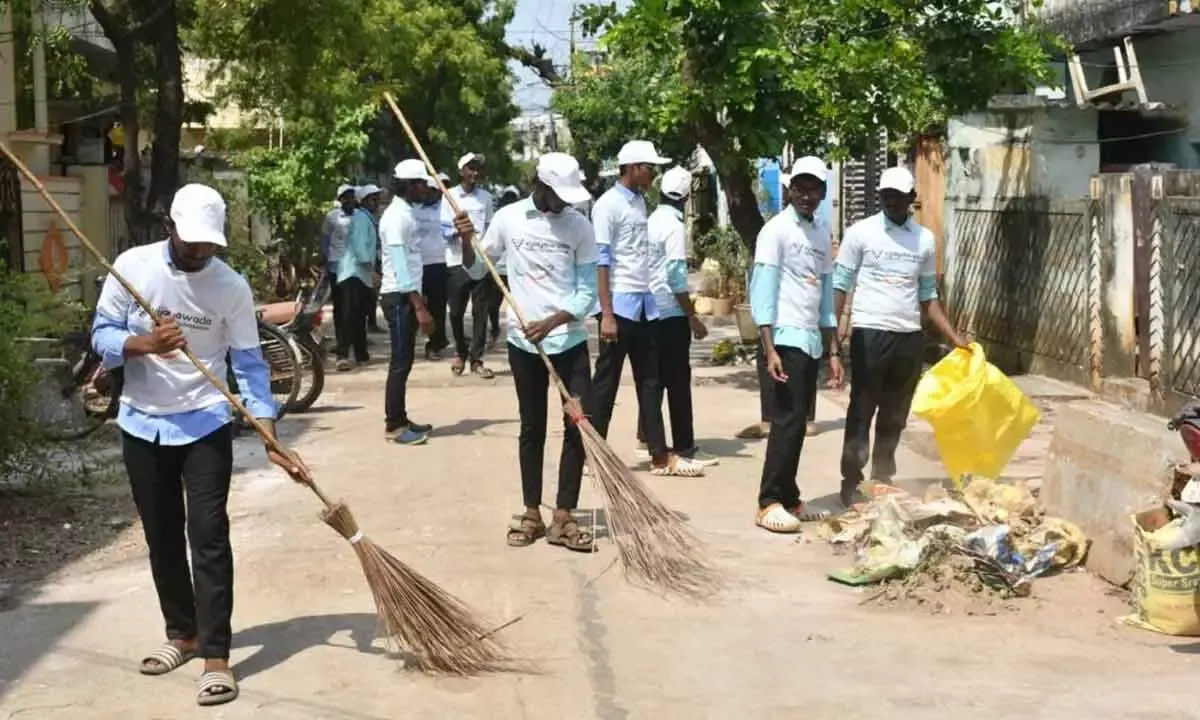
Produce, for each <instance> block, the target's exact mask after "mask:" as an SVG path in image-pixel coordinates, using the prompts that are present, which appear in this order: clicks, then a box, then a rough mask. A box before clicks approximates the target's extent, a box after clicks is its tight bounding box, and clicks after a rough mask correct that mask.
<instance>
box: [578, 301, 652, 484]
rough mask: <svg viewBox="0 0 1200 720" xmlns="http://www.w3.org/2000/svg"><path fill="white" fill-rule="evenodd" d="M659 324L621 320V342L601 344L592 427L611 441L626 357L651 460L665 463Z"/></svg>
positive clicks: (619, 325) (597, 355) (618, 328)
mask: <svg viewBox="0 0 1200 720" xmlns="http://www.w3.org/2000/svg"><path fill="white" fill-rule="evenodd" d="M657 322H660V321H658V320H629V319H626V318H623V317H621V316H619V315H618V316H617V341H616V342H611V343H610V342H603V341H601V343H600V351H599V352H598V353H597V354H596V375H595V378H594V379H593V380H592V390H593V392H594V393H595V395H594V397H595V402H594V403H593V409H592V425H593V426H595V428H596V431H597V432H599V433H600V435H601V436H602V437H605V438H607V437H608V425H609V423H610V422H611V421H612V414H613V407H614V406H615V405H616V403H617V390H618V389H619V388H620V386H621V371H622V370H624V369H625V357H626V356H628V357H629V363H630V365H632V366H633V381H634V383H636V384H637V398H638V419H639V421H640V422H641V425H642V430H643V434H644V435H645V436H646V446H647V447H648V448H649V450H650V456H651V457H652V458H654V459H656V460H657V459H661V458H662V457H664V456H666V454H667V431H666V428H665V427H663V414H662V386H661V385H660V383H659V376H658V372H659V370H658V367H659V362H658V331H657V330H656V328H655V323H657Z"/></svg>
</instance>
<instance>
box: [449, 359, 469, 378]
mask: <svg viewBox="0 0 1200 720" xmlns="http://www.w3.org/2000/svg"><path fill="white" fill-rule="evenodd" d="M466 369H467V363H466V361H465V360H463V359H462V358H455V359H454V361H453V362H451V363H450V373H451V374H452V375H455V376H461V375H462V374H463V371H464V370H466Z"/></svg>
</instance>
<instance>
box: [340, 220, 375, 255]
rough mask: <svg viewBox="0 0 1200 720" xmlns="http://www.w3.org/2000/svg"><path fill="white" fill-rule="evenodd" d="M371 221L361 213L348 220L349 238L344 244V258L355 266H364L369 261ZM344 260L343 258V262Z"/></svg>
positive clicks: (371, 243) (372, 243) (371, 242)
mask: <svg viewBox="0 0 1200 720" xmlns="http://www.w3.org/2000/svg"><path fill="white" fill-rule="evenodd" d="M370 225H371V220H370V218H368V217H366V216H365V215H363V214H362V213H361V212H355V213H354V217H353V218H351V219H350V238H349V240H348V241H347V243H346V256H347V257H348V258H349V259H350V260H352V261H353V262H354V263H355V264H357V265H366V264H367V263H368V262H372V260H371V254H372V250H371V246H373V245H374V242H373V241H372V240H371V228H370ZM344 260H346V258H343V261H344Z"/></svg>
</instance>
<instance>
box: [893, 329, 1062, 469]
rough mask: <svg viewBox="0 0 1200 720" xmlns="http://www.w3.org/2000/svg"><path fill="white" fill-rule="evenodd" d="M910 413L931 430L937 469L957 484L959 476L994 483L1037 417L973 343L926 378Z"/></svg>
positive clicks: (1015, 389) (936, 366)
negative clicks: (939, 461) (938, 460)
mask: <svg viewBox="0 0 1200 720" xmlns="http://www.w3.org/2000/svg"><path fill="white" fill-rule="evenodd" d="M912 409H913V413H915V414H916V415H917V417H920V418H923V419H925V420H926V421H927V422H928V423H929V424H930V425H931V426H932V427H933V437H934V440H935V441H936V442H937V448H938V452H939V453H940V454H941V456H942V464H944V465H945V466H946V470H947V471H948V472H949V473H950V477H951V478H953V479H954V480H955V481H956V482H957V481H959V480H961V478H962V476H963V475H980V476H983V477H988V478H997V477H999V476H1000V474H1001V473H1002V472H1004V467H1005V466H1006V465H1008V461H1009V460H1011V459H1012V456H1013V453H1015V452H1016V451H1017V446H1018V445H1020V444H1021V442H1022V441H1024V440H1025V438H1027V437H1029V431H1030V430H1032V429H1033V426H1034V425H1036V424H1037V422H1038V419H1039V417H1040V414H1039V413H1038V410H1037V407H1035V406H1034V404H1033V403H1032V402H1030V400H1029V398H1027V397H1025V393H1023V392H1021V389H1020V388H1019V387H1017V385H1016V383H1014V382H1013V381H1012V380H1010V379H1008V377H1007V376H1006V375H1005V374H1004V373H1002V372H1000V370H999V369H997V368H996V367H995V366H994V365H992V364H991V363H989V362H988V361H987V358H986V357H985V356H984V352H983V348H981V347H979V345H978V344H977V343H971V349H970V350H969V351H968V350H964V349H957V350H955V351H954V352H952V353H950V354H949V355H947V356H946V357H944V358H942V360H941V362H939V363H938V364H936V365H934V366H933V367H932V368H930V369H929V372H927V373H925V376H924V377H922V378H921V382H920V383H919V384H918V385H917V391H916V395H915V396H914V397H913V405H912Z"/></svg>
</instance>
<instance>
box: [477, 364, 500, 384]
mask: <svg viewBox="0 0 1200 720" xmlns="http://www.w3.org/2000/svg"><path fill="white" fill-rule="evenodd" d="M471 374H472V375H474V376H475V377H478V378H483V379H484V380H491V379H492V378H494V377H496V373H494V372H492V369H491V368H489V367H488V366H487V365H484V364H483V363H475V364H474V365H472V366H471Z"/></svg>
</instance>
